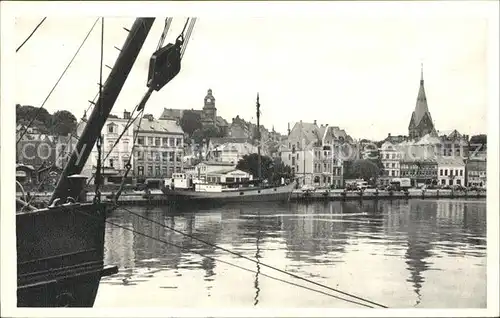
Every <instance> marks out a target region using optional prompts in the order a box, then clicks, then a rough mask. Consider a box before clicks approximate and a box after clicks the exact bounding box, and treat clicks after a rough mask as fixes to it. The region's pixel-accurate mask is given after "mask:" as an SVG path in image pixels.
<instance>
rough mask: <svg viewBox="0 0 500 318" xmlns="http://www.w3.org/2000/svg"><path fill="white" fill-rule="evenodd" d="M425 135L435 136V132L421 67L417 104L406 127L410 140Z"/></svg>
mask: <svg viewBox="0 0 500 318" xmlns="http://www.w3.org/2000/svg"><path fill="white" fill-rule="evenodd" d="M427 134H432V135H435V134H436V130H435V128H434V123H433V122H432V117H431V113H430V112H429V108H428V106H427V97H426V96H425V89H424V68H423V66H421V70H420V88H419V90H418V96H417V104H416V105H415V110H414V111H413V114H412V115H411V119H410V124H409V125H408V136H409V137H410V139H419V138H421V137H423V136H425V135H427Z"/></svg>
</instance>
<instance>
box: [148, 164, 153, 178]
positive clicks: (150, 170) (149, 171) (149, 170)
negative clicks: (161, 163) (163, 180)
mask: <svg viewBox="0 0 500 318" xmlns="http://www.w3.org/2000/svg"><path fill="white" fill-rule="evenodd" d="M148 175H149V176H151V175H153V166H148Z"/></svg>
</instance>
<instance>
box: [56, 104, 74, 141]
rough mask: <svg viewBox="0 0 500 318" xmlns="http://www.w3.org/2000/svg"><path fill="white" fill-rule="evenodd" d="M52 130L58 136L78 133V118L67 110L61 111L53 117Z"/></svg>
mask: <svg viewBox="0 0 500 318" xmlns="http://www.w3.org/2000/svg"><path fill="white" fill-rule="evenodd" d="M51 122H52V125H51V129H52V130H53V133H54V134H56V135H64V136H65V135H68V134H73V133H75V132H76V124H77V121H76V117H75V116H74V115H73V114H72V113H71V112H69V111H67V110H59V111H57V112H55V113H54V114H53V115H52V119H51Z"/></svg>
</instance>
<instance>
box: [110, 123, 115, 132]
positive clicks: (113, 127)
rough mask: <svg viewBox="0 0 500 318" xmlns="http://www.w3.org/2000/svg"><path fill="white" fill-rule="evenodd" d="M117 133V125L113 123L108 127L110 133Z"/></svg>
mask: <svg viewBox="0 0 500 318" xmlns="http://www.w3.org/2000/svg"><path fill="white" fill-rule="evenodd" d="M115 132H116V130H115V125H114V124H113V123H111V124H109V125H108V133H110V134H114V133H115Z"/></svg>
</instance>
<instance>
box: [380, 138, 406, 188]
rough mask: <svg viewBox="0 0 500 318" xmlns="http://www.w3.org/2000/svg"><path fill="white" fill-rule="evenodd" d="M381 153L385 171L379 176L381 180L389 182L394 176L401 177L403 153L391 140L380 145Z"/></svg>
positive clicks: (382, 182) (385, 182) (381, 181)
mask: <svg viewBox="0 0 500 318" xmlns="http://www.w3.org/2000/svg"><path fill="white" fill-rule="evenodd" d="M379 155H380V161H381V162H382V165H383V166H384V172H383V175H382V176H380V177H379V182H380V183H381V184H389V183H390V181H391V179H392V178H399V176H400V174H401V169H400V160H401V153H400V151H399V150H398V149H397V148H396V147H395V146H394V145H393V144H392V143H391V142H389V141H386V142H384V143H383V144H382V145H381V146H380V149H379Z"/></svg>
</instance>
